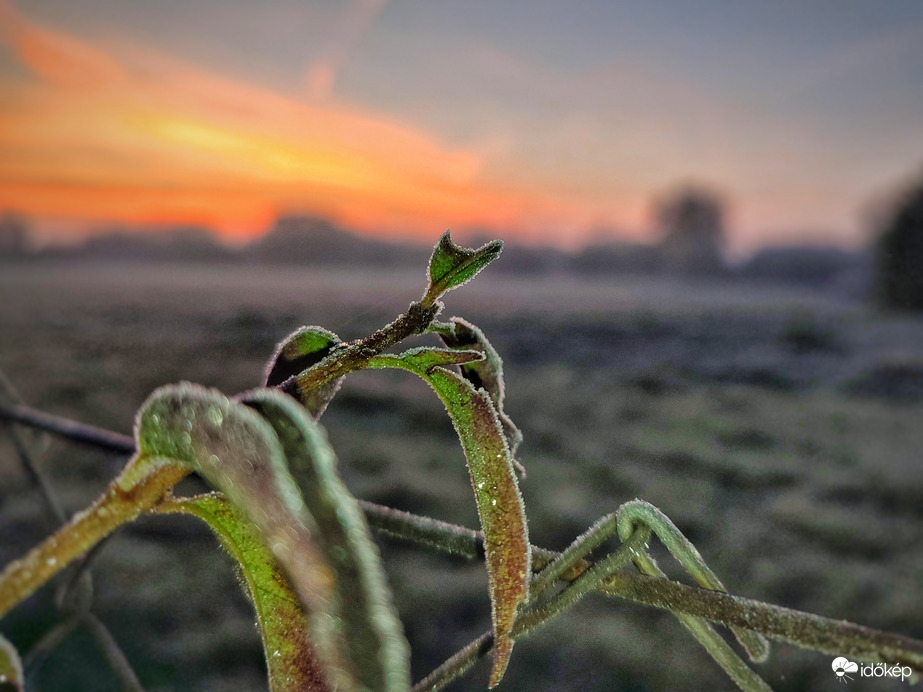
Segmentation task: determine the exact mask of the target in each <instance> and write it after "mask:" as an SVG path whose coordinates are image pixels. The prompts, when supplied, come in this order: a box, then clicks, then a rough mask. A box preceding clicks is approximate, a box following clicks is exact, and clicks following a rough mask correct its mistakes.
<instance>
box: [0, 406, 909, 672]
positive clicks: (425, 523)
mask: <svg viewBox="0 0 923 692" xmlns="http://www.w3.org/2000/svg"><path fill="white" fill-rule="evenodd" d="M14 408H16V409H17V410H18V409H22V408H28V407H21V406H18V407H14ZM5 410H7V409H6V408H5V407H3V406H2V405H0V417H3V415H4V412H5ZM51 418H56V417H51ZM16 420H17V421H18V422H21V423H23V424H25V425H32V427H39V428H41V429H43V430H47V431H48V432H52V433H57V434H64V435H65V436H67V437H70V438H71V439H75V440H76V439H78V438H79V441H81V442H85V443H88V444H95V445H96V446H98V447H102V448H104V449H110V448H111V447H110V446H108V445H106V444H103V443H102V441H99V442H100V443H99V444H97V443H96V442H93V441H92V439H93V435H92V434H91V433H92V432H93V431H96V430H98V429H96V428H92V426H84V425H82V424H80V423H76V422H74V421H66V423H67V424H68V425H67V430H68V431H69V432H68V433H63V432H59V430H58V429H57V427H56V426H49V425H45V424H38V422H37V421H33V420H32V418H31V417H23V418H16ZM60 420H65V419H60ZM104 432H106V433H108V434H109V435H114V436H117V437H122V438H124V440H127V441H128V442H129V443H130V444H131V445H132V449H133V445H134V443H133V441H132V440H131V438H127V437H124V436H121V435H118V434H117V433H109V431H104ZM84 433H89V434H84ZM118 451H120V452H124V451H127V450H126V449H124V448H120V449H119V450H118ZM360 505H361V506H362V509H363V511H364V512H365V513H366V516H367V518H368V521H369V525H370V526H371V527H372V528H374V529H375V530H376V531H379V532H381V533H384V534H386V535H389V536H392V537H395V538H398V539H401V540H406V541H410V542H413V543H417V544H419V545H422V546H424V547H427V548H430V549H434V550H438V551H440V552H445V553H451V554H454V555H459V556H464V557H467V558H469V559H479V558H483V556H484V544H483V537H482V536H481V535H480V533H479V532H477V531H474V530H472V529H468V528H465V527H463V526H457V525H454V524H449V523H446V522H441V521H438V520H435V519H430V518H428V517H421V516H418V515H415V514H410V513H408V512H403V511H400V510H395V509H390V508H388V507H383V506H381V505H376V504H374V503H371V502H363V501H360ZM559 555H560V553H557V552H555V551H552V550H547V549H545V548H541V547H538V546H533V547H532V569H533V571H534V572H538V571H541V569H542V568H543V567H545V566H546V565H547V564H549V563H550V562H551V561H553V560H554V559H555V558H557V557H558V556H559ZM590 565H591V563H590V562H589V561H587V560H580V561H577V562H576V563H575V564H574V565H573V566H572V567H571V568H570V570H568V571H567V572H565V573H564V574H562V575H561V577H560V578H561V579H563V580H565V581H572V580H574V579H576V578H577V577H578V576H579V575H580V574H582V573H583V572H584V571H586V570H587V569H588V568H589V567H590ZM10 567H11V566H8V567H7V569H10ZM5 574H6V571H4V575H5ZM2 579H3V577H0V581H2ZM599 590H600V591H601V592H602V593H604V594H606V595H608V596H613V597H617V598H623V599H626V600H629V601H633V602H635V603H641V604H644V605H648V606H652V607H654V608H660V609H663V610H669V611H671V612H674V613H677V612H679V613H687V614H689V615H697V616H699V617H703V618H705V619H706V620H709V621H711V622H715V623H718V624H722V625H725V626H728V627H740V628H743V629H749V630H753V631H755V632H760V633H761V634H764V635H765V636H767V637H769V638H771V639H775V640H778V641H782V642H786V643H788V644H792V645H794V646H799V647H802V648H805V649H811V650H814V651H820V652H823V653H827V654H830V655H834V656H847V657H849V658H851V659H859V660H861V661H866V662H869V663H875V662H879V661H880V662H882V663H889V664H897V663H903V664H906V665H910V666H913V667H914V668H917V669H921V670H923V641H920V640H917V639H911V638H909V637H903V636H901V635H897V634H891V633H889V632H883V631H881V630H876V629H872V628H869V627H863V626H862V625H857V624H854V623H851V622H846V621H844V620H834V619H831V618H825V617H822V616H819V615H813V614H811V613H804V612H801V611H797V610H791V609H789V608H783V607H781V606H776V605H771V604H768V603H763V602H760V601H754V600H750V599H747V598H741V597H739V596H733V595H731V594H727V593H722V592H720V591H708V590H706V589H699V588H695V587H690V586H686V585H684V584H679V583H677V582H674V581H670V580H667V579H659V578H655V577H646V576H642V575H638V574H632V573H629V572H624V571H623V572H617V573H616V574H613V575H611V576H610V577H608V578H607V579H606V580H605V581H604V582H603V584H602V586H600V588H599ZM15 602H17V601H16V600H14V603H15ZM0 604H2V599H0ZM8 608H9V606H7V607H6V608H2V607H0V613H3V612H6V610H7V609H8Z"/></svg>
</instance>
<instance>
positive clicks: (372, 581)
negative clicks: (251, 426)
mask: <svg viewBox="0 0 923 692" xmlns="http://www.w3.org/2000/svg"><path fill="white" fill-rule="evenodd" d="M245 401H246V403H247V404H248V405H249V406H252V407H253V408H254V409H255V410H257V411H258V412H259V413H260V415H262V416H263V418H264V419H266V420H267V421H268V422H269V424H270V425H272V427H273V429H274V430H275V432H276V435H277V436H278V438H279V440H280V441H281V443H282V448H283V450H284V451H285V455H286V457H287V459H288V462H289V468H290V470H291V473H292V475H293V476H294V478H295V480H296V482H297V483H298V485H299V487H300V488H301V491H302V493H303V496H304V500H305V504H306V505H307V507H308V511H309V512H310V513H311V516H312V517H313V519H314V522H315V524H316V525H317V527H318V529H319V531H318V532H317V534H316V538H317V541H318V543H319V544H320V547H321V549H322V550H323V552H324V555H325V556H326V558H327V561H328V563H329V564H330V566H331V567H332V569H333V572H334V588H335V590H336V592H337V595H338V599H337V602H338V603H339V606H340V609H339V617H340V618H341V620H342V622H343V633H344V636H345V638H346V642H347V647H348V650H349V655H350V659H351V664H352V665H351V670H353V671H355V673H356V677H357V679H358V682H359V683H360V684H362V685H364V686H365V687H367V688H368V689H370V690H386V691H388V692H404V691H406V690H408V689H409V688H410V648H409V646H408V644H407V641H406V639H404V634H403V629H402V627H401V623H400V620H398V617H397V614H396V611H395V609H394V605H393V602H392V598H391V591H390V589H389V587H388V582H387V578H386V576H385V572H384V568H383V567H382V564H381V558H380V556H379V554H378V548H377V547H376V545H375V543H374V542H373V541H372V538H371V535H370V533H369V528H368V525H367V523H366V521H365V515H364V514H363V513H362V510H361V509H360V508H359V503H358V502H357V501H356V499H355V498H354V497H353V496H352V495H351V494H350V492H349V491H348V490H347V489H346V486H345V485H343V483H342V481H341V480H340V478H339V476H338V474H337V470H336V465H337V460H336V457H335V456H334V453H333V450H332V449H331V448H330V445H329V443H328V442H327V438H326V435H325V434H324V431H323V429H322V428H321V427H320V426H319V425H318V424H317V423H315V422H314V421H313V420H311V418H310V417H309V416H308V415H307V414H306V412H305V411H304V409H302V408H301V407H300V406H298V404H297V403H296V402H295V401H294V400H292V399H291V398H289V397H286V396H283V395H280V394H279V393H278V392H274V391H272V390H268V389H262V390H255V391H254V392H251V393H249V394H247V395H246V398H245Z"/></svg>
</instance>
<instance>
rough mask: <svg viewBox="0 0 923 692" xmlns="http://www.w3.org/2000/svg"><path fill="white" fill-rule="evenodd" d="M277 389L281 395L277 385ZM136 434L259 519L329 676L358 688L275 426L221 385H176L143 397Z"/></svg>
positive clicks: (330, 577)
mask: <svg viewBox="0 0 923 692" xmlns="http://www.w3.org/2000/svg"><path fill="white" fill-rule="evenodd" d="M274 396H276V397H279V398H283V399H284V398H285V395H284V394H282V393H279V392H274ZM136 435H137V439H138V448H139V454H140V455H142V457H145V458H150V459H169V460H170V461H171V462H172V463H179V464H182V465H185V466H188V467H189V468H191V469H193V470H195V471H197V472H198V473H199V474H201V475H202V476H204V477H205V478H206V479H207V480H208V482H209V483H210V484H211V485H212V486H214V487H216V488H217V489H219V490H221V491H222V492H224V494H225V495H226V496H227V498H228V500H229V501H230V502H231V503H233V504H234V506H235V507H236V508H237V509H238V510H239V511H240V512H241V513H242V514H243V515H244V516H245V517H246V518H247V519H248V520H249V521H251V522H252V523H253V524H255V525H256V527H257V529H258V530H259V532H260V535H261V537H262V540H263V543H264V544H265V545H266V546H268V547H269V549H270V551H271V553H272V555H273V556H274V558H275V559H276V560H277V561H278V563H279V566H280V567H281V568H282V569H283V570H284V572H285V573H286V575H287V576H288V579H289V581H290V582H291V584H292V586H293V587H294V589H295V592H296V593H297V594H298V596H299V598H300V599H301V602H302V604H303V605H304V607H305V610H306V612H307V613H308V621H309V629H310V638H311V642H312V644H313V645H314V647H315V650H316V651H317V654H318V657H319V658H320V660H321V661H322V662H323V668H324V672H325V673H326V675H327V683H328V684H329V685H330V686H331V687H332V688H333V689H337V690H353V689H357V683H356V681H355V678H354V675H353V673H354V671H352V670H350V668H349V664H348V661H349V656H348V649H347V646H346V643H345V641H344V637H343V627H342V622H341V620H340V619H339V617H338V611H339V604H338V603H337V593H336V590H335V588H334V579H335V575H334V572H333V570H332V569H331V567H330V565H329V564H328V563H327V560H326V559H325V558H324V555H323V553H322V552H321V550H320V548H319V547H318V545H317V543H316V542H315V541H314V539H313V536H314V535H316V533H317V526H316V525H315V523H314V520H313V519H312V517H311V515H310V513H309V512H308V509H307V507H306V506H305V504H304V501H303V500H302V497H301V491H300V490H299V489H298V485H297V484H296V483H295V481H294V479H293V478H292V476H291V474H290V473H289V472H288V468H287V463H286V458H285V453H284V451H283V448H282V445H281V444H280V442H279V438H278V437H277V436H276V433H275V431H274V430H273V428H272V426H271V425H270V424H269V423H268V422H266V420H264V419H263V418H262V417H261V416H260V415H259V414H258V413H257V412H256V411H254V410H252V409H250V408H248V407H247V406H245V405H243V404H241V403H239V402H237V401H230V400H229V399H228V398H227V397H225V396H224V395H223V394H221V392H218V391H216V390H213V389H205V388H203V387H199V386H198V385H191V384H180V385H171V386H167V387H161V388H160V389H158V390H157V391H155V392H154V393H153V394H152V395H151V396H150V397H149V398H148V400H147V402H145V404H144V406H143V407H142V408H141V411H140V413H139V415H138V424H137V427H136Z"/></svg>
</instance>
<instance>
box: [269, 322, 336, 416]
mask: <svg viewBox="0 0 923 692" xmlns="http://www.w3.org/2000/svg"><path fill="white" fill-rule="evenodd" d="M342 343H343V342H342V341H340V337H338V336H337V335H336V334H334V333H333V332H331V331H328V330H326V329H324V328H323V327H301V328H300V329H298V330H297V331H295V332H294V333H292V334H290V335H288V336H287V337H285V339H283V340H282V341H281V342H280V343H279V345H278V346H277V347H276V352H275V353H274V354H273V356H272V358H271V359H270V361H269V365H268V367H267V368H266V386H267V387H275V386H278V385H281V384H282V383H284V382H285V381H286V380H288V379H289V378H292V377H297V376H298V375H300V374H301V373H302V372H304V371H305V370H307V369H308V368H310V367H311V366H312V365H316V364H317V363H319V362H321V361H322V360H323V359H324V358H326V357H327V356H329V355H330V353H331V351H333V349H335V348H337V347H338V346H339V345H340V344H342ZM342 381H343V378H342V377H338V378H336V379H334V380H331V381H329V382H325V383H323V384H322V385H320V386H319V387H317V388H316V389H310V390H302V389H299V388H298V387H286V388H285V390H286V391H287V392H288V393H289V394H291V395H292V396H294V397H295V398H297V399H298V401H299V402H300V403H301V405H302V406H304V407H305V408H306V409H307V410H308V412H309V413H310V414H311V416H312V417H313V418H314V420H318V419H319V418H320V417H321V415H322V414H323V413H324V410H325V409H326V408H327V404H329V403H330V400H331V399H333V397H334V395H335V394H336V393H337V391H338V390H339V388H340V384H341V383H342ZM289 390H290V391H289Z"/></svg>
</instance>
